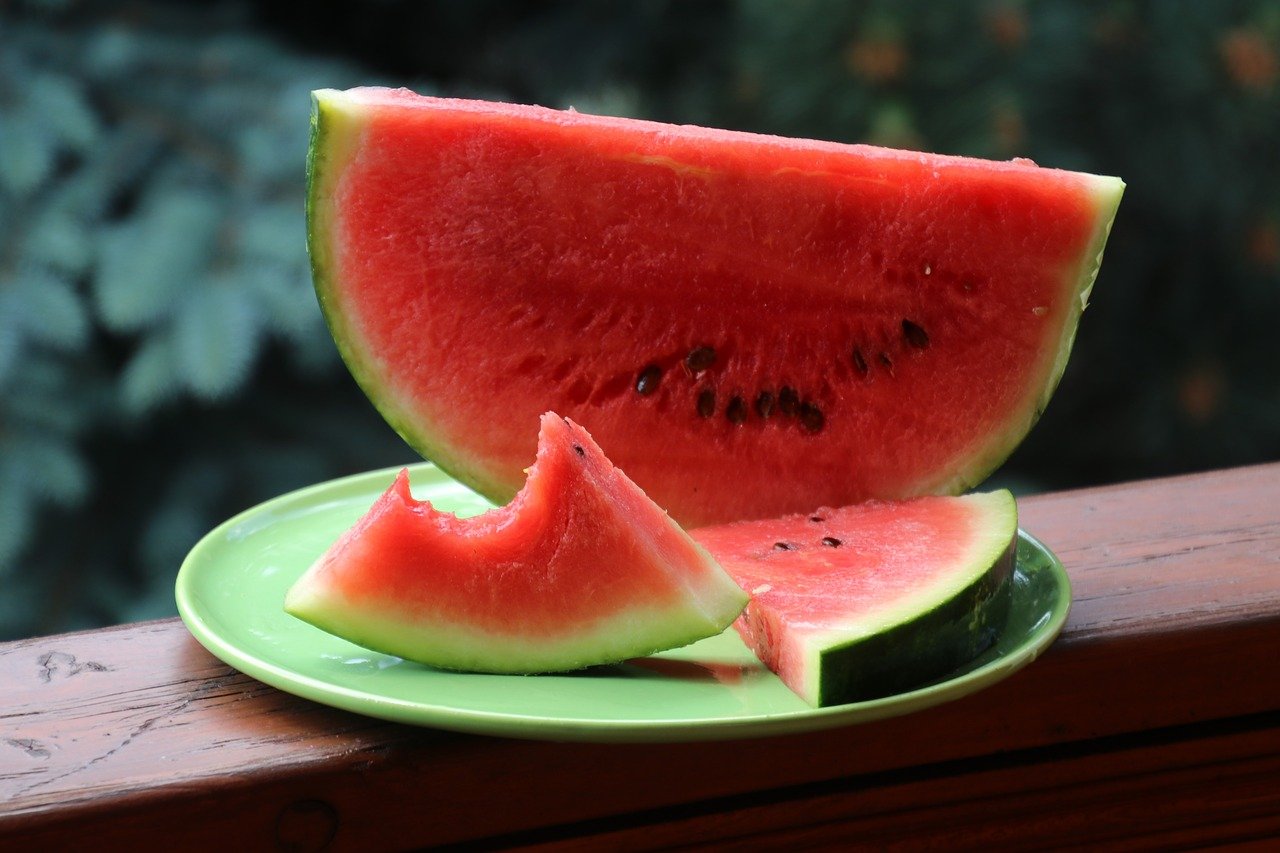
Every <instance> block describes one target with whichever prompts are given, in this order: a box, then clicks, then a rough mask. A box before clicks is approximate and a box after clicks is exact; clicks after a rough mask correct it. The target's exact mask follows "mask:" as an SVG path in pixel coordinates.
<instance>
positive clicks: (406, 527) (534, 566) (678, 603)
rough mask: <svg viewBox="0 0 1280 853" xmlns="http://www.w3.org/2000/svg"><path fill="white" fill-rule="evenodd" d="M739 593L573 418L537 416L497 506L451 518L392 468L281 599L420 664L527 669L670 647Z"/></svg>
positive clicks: (719, 623)
mask: <svg viewBox="0 0 1280 853" xmlns="http://www.w3.org/2000/svg"><path fill="white" fill-rule="evenodd" d="M746 599H747V597H746V594H745V593H744V592H743V591H742V590H741V589H740V588H739V587H738V586H737V585H736V584H735V583H734V582H733V581H732V580H731V579H730V578H729V576H728V575H727V574H725V573H724V571H723V570H722V569H721V568H720V567H719V566H718V565H717V564H716V563H715V561H714V560H712V559H711V558H710V556H708V555H707V553H706V551H705V550H703V549H702V548H701V547H700V546H698V545H697V544H696V543H695V542H694V541H693V540H692V539H690V538H689V536H688V535H687V534H686V533H685V532H684V531H683V530H681V529H680V528H679V527H678V526H677V525H676V524H675V523H674V522H673V521H671V519H670V518H668V517H667V515H666V513H664V512H663V511H662V510H661V509H659V508H658V507H657V506H655V505H654V503H653V502H652V501H651V500H649V499H648V498H647V497H646V496H645V494H644V493H643V492H642V491H640V489H638V488H637V487H636V486H635V484H634V483H632V482H631V481H630V480H628V479H627V477H626V476H625V475H624V474H623V473H622V472H621V471H619V470H618V469H617V468H615V467H614V466H613V465H612V464H611V463H610V462H609V460H607V459H606V458H605V457H604V455H603V454H602V453H601V452H600V448H599V447H597V446H596V444H595V442H593V441H592V439H591V436H590V435H588V434H587V433H586V431H585V430H583V429H582V427H580V426H578V425H576V424H574V423H572V422H570V421H568V420H566V419H564V418H561V417H559V416H557V415H553V414H546V415H544V416H543V418H542V422H541V430H540V432H539V443H538V454H537V461H536V462H535V463H534V465H533V467H532V468H531V469H530V470H529V477H528V482H527V484H526V485H525V488H524V490H523V491H521V492H520V494H519V495H517V496H516V498H515V500H513V501H512V502H511V503H510V504H508V505H507V506H505V507H501V508H499V509H495V510H492V511H491V512H488V513H486V514H484V515H481V516H478V517H476V518H470V519H459V518H457V517H456V516H454V515H452V514H449V513H442V512H437V511H436V510H434V509H433V508H432V507H431V505H430V504H429V503H425V502H424V503H420V502H418V501H416V500H414V498H413V497H412V495H411V494H410V492H409V481H408V475H407V473H405V472H402V473H401V474H400V476H399V477H398V478H397V479H396V481H395V483H394V484H393V485H392V486H391V487H390V488H389V489H388V490H387V492H386V493H385V494H384V495H383V496H382V497H381V498H380V499H379V500H378V501H377V502H376V503H375V504H374V506H373V508H372V509H370V511H369V512H368V513H367V514H366V515H365V516H364V517H363V518H362V519H361V520H360V521H359V522H358V523H357V524H356V525H355V526H354V527H353V528H351V529H350V530H349V531H347V532H346V533H345V534H344V535H343V536H342V537H341V538H340V539H339V540H338V541H337V542H336V543H335V544H334V545H333V546H332V547H331V548H330V549H329V550H328V551H327V552H326V553H325V554H324V555H323V556H321V557H320V559H319V560H318V561H317V562H316V563H315V564H314V565H313V566H312V567H311V568H310V569H309V570H308V571H307V572H306V573H305V574H304V575H303V576H302V577H301V578H300V579H299V580H298V581H297V582H296V583H295V584H294V585H293V587H291V588H290V590H289V592H288V595H287V598H286V601H285V610H287V611H288V612H289V613H291V614H293V615H294V616H297V617H298V618H300V619H303V620H305V621H307V622H310V623H312V624H313V625H315V626H317V627H319V628H321V629H323V630H325V631H328V632H329V633H331V634H335V635H337V636H339V637H342V638H344V639H347V640H350V641H352V642H355V643H357V644H359V645H362V646H365V647H366V648H370V649H374V650H377V651H380V652H384V653H387V654H392V655H396V656H398V657H402V658H406V659H409V660H414V661H418V662H420V663H425V664H429V665H431V666H435V667H439V668H444V669H457V670H469V671H476V672H500V673H534V672H553V671H561V670H571V669H578V668H580V667H585V666H591V665H594V664H602V663H613V662H615V661H620V660H623V659H626V658H630V657H635V656H640V655H646V654H649V653H651V652H655V651H659V650H662V649H668V648H674V647H677V646H683V645H686V644H688V643H691V642H693V641H694V640H697V639H701V638H702V637H707V636H711V635H713V634H717V633H719V632H720V631H722V630H724V629H725V628H727V627H728V625H729V623H730V622H732V621H733V619H734V617H736V616H737V615H738V614H739V613H740V612H741V611H742V608H743V606H744V605H745V604H746Z"/></svg>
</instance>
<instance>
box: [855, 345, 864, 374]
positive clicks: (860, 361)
mask: <svg viewBox="0 0 1280 853" xmlns="http://www.w3.org/2000/svg"><path fill="white" fill-rule="evenodd" d="M853 366H854V367H855V368H856V369H857V371H858V372H859V373H861V374H862V375H863V376H866V375H867V360H866V359H865V358H864V357H863V355H862V350H860V349H858V348H857V347H854V348H853Z"/></svg>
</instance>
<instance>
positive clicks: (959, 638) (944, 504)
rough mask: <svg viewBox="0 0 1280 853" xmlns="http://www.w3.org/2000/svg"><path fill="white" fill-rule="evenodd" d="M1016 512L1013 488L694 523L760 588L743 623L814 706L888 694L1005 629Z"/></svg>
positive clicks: (727, 564)
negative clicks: (777, 516)
mask: <svg viewBox="0 0 1280 853" xmlns="http://www.w3.org/2000/svg"><path fill="white" fill-rule="evenodd" d="M1017 528H1018V514H1017V506H1016V504H1015V502H1014V499H1013V496H1012V495H1011V494H1010V493H1009V492H1008V491H1003V490H1002V491H996V492H990V493H984V494H971V495H966V496H964V497H925V498H916V499H914V500H909V501H901V502H871V503H867V504H862V505H856V506H849V507H844V508H841V509H822V510H819V511H817V512H815V513H810V514H805V515H796V516H792V517H789V518H784V519H771V520H767V521H748V522H739V523H737V524H729V525H722V526H719V527H708V528H703V529H700V530H695V531H694V532H693V536H694V538H695V539H697V540H698V541H699V542H701V543H702V544H703V545H704V546H705V547H706V548H707V550H708V551H710V552H711V553H712V554H713V555H714V556H715V557H716V558H717V559H718V560H719V561H720V563H721V565H723V566H724V568H725V569H726V570H727V571H728V572H729V574H731V575H733V577H734V579H735V580H737V581H738V583H739V584H741V585H742V586H743V588H745V589H746V590H747V591H749V592H750V593H751V603H750V604H748V605H747V609H746V611H745V612H744V613H743V615H742V616H741V617H740V618H739V619H738V620H737V621H736V622H735V623H734V627H736V628H737V630H738V633H739V634H741V635H742V638H743V640H744V641H745V642H746V644H747V645H748V646H749V647H751V649H752V650H753V651H754V652H755V653H756V655H757V656H758V657H759V658H760V660H761V661H763V662H764V664H765V665H766V666H768V667H769V668H770V669H772V670H773V671H774V672H776V673H777V674H778V676H779V678H781V679H782V681H783V682H784V683H785V684H786V685H787V686H788V687H790V688H791V689H792V690H793V691H795V692H796V693H798V694H799V695H800V696H801V697H802V698H803V699H805V700H806V701H807V702H809V703H810V704H812V705H815V706H823V705H835V704H840V703H843V702H852V701H858V700H865V699H874V698H877V697H880V696H887V695H890V694H894V693H898V692H901V691H903V690H908V689H912V688H915V687H919V686H922V685H924V684H926V683H927V682H928V681H929V680H931V679H936V678H939V677H942V676H944V675H946V674H947V673H949V672H951V671H952V670H954V669H955V668H956V667H958V666H960V665H962V664H964V663H966V662H967V661H970V660H972V659H973V658H974V657H975V656H976V655H978V654H979V653H980V652H982V651H983V650H984V649H985V648H986V647H987V646H989V645H990V644H991V642H992V641H993V640H994V639H995V638H996V636H997V635H998V634H999V631H1000V629H1001V628H1002V626H1003V625H1004V622H1005V618H1006V615H1007V613H1008V608H1009V599H1010V595H1011V582H1010V576H1011V574H1012V572H1013V566H1014V559H1015V547H1016V542H1017V538H1016V537H1017Z"/></svg>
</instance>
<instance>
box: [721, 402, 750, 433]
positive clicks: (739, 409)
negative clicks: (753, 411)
mask: <svg viewBox="0 0 1280 853" xmlns="http://www.w3.org/2000/svg"><path fill="white" fill-rule="evenodd" d="M724 416H725V417H726V418H728V419H729V423H731V424H733V425H734V426H742V425H743V424H744V423H746V422H747V404H746V403H744V402H742V398H741V397H739V396H737V395H734V397H732V398H731V399H730V400H729V405H728V406H725V409H724Z"/></svg>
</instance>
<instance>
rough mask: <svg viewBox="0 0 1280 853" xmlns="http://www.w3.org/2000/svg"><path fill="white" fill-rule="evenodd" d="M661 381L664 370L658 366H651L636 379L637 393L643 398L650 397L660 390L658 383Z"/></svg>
mask: <svg viewBox="0 0 1280 853" xmlns="http://www.w3.org/2000/svg"><path fill="white" fill-rule="evenodd" d="M661 380H662V368H661V367H658V365H656V364H651V365H649V366H648V367H646V368H645V369H644V370H642V371H640V375H639V376H637V377H636V393H637V394H639V395H640V396H641V397H648V396H649V395H650V394H652V393H653V392H654V391H657V390H658V382H660V381H661Z"/></svg>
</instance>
